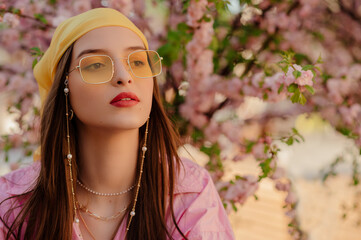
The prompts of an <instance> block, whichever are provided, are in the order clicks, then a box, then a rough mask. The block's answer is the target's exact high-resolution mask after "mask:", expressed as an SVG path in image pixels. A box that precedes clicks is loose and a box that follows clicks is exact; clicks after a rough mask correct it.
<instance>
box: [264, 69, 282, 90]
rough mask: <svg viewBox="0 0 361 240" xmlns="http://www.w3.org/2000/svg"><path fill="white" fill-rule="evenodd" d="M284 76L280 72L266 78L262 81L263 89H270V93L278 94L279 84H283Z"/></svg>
mask: <svg viewBox="0 0 361 240" xmlns="http://www.w3.org/2000/svg"><path fill="white" fill-rule="evenodd" d="M283 76H284V74H283V73H281V72H278V73H276V74H274V75H273V76H271V77H266V78H265V79H264V85H263V87H264V88H270V89H271V90H272V92H275V93H278V89H279V88H280V87H281V84H282V83H283V80H284V78H283Z"/></svg>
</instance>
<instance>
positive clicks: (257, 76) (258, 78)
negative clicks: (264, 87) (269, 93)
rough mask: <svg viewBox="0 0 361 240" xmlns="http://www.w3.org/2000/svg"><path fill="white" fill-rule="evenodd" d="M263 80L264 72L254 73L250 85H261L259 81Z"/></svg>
mask: <svg viewBox="0 0 361 240" xmlns="http://www.w3.org/2000/svg"><path fill="white" fill-rule="evenodd" d="M263 81H264V74H263V73H262V72H259V73H256V74H254V75H253V77H252V79H251V83H252V86H253V87H255V88H259V87H261V83H262V82H263Z"/></svg>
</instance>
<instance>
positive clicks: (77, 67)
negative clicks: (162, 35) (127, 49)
mask: <svg viewBox="0 0 361 240" xmlns="http://www.w3.org/2000/svg"><path fill="white" fill-rule="evenodd" d="M137 52H153V53H156V54H157V56H158V58H159V61H162V60H163V57H161V56H159V53H158V52H156V51H154V50H136V51H133V52H131V53H129V54H128V57H126V58H116V59H124V60H127V65H128V68H129V69H130V71H131V73H132V75H133V76H135V77H137V78H150V77H138V76H137V75H136V74H135V73H134V72H133V69H132V67H131V66H130V61H129V58H130V56H131V55H132V54H134V53H137ZM97 56H98V57H99V56H105V57H108V58H109V59H110V61H111V63H112V75H111V77H110V78H109V80H107V81H104V82H98V83H89V82H87V81H85V80H84V78H83V74H82V72H81V69H80V64H81V62H82V60H84V59H86V58H88V57H97ZM156 63H158V62H156ZM76 69H78V70H79V73H80V76H81V79H82V80H83V82H85V83H87V84H103V83H107V82H110V81H111V80H112V79H113V77H114V70H115V67H114V60H113V58H112V57H111V56H109V55H106V54H95V55H88V56H84V57H82V58H80V60H79V63H78V65H77V66H75V67H74V68H73V69H72V70H70V71H69V72H68V73H67V75H69V74H70V73H71V72H73V71H74V70H76ZM161 73H162V63H160V71H159V73H158V74H156V75H154V76H151V77H156V76H159V75H160V74H161Z"/></svg>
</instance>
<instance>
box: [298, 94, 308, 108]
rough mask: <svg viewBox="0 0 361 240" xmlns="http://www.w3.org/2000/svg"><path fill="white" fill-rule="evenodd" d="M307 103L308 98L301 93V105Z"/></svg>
mask: <svg viewBox="0 0 361 240" xmlns="http://www.w3.org/2000/svg"><path fill="white" fill-rule="evenodd" d="M306 102H307V99H306V97H305V96H304V95H303V94H302V93H300V98H299V103H301V104H302V105H305V104H306Z"/></svg>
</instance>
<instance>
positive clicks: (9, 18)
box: [2, 12, 20, 28]
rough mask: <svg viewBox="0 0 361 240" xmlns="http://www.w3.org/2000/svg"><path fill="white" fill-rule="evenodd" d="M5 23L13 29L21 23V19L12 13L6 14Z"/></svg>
mask: <svg viewBox="0 0 361 240" xmlns="http://www.w3.org/2000/svg"><path fill="white" fill-rule="evenodd" d="M2 20H3V22H4V23H6V24H8V25H9V26H10V27H11V28H14V27H17V26H18V25H19V23H20V20H19V17H18V16H17V15H15V14H12V13H8V12H7V13H5V14H4V16H3V19H2Z"/></svg>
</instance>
